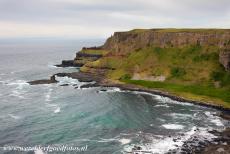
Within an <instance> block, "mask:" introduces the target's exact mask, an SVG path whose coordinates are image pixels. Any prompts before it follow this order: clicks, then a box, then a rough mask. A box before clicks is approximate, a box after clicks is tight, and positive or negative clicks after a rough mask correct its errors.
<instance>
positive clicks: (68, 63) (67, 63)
mask: <svg viewBox="0 0 230 154" xmlns="http://www.w3.org/2000/svg"><path fill="white" fill-rule="evenodd" d="M73 62H74V61H73V60H63V61H62V63H61V64H59V65H55V66H57V67H73V66H74V64H73Z"/></svg>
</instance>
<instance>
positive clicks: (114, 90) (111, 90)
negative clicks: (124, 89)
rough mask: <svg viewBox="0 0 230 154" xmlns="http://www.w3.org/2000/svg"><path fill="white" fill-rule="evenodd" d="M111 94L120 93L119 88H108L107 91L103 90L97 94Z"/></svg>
mask: <svg viewBox="0 0 230 154" xmlns="http://www.w3.org/2000/svg"><path fill="white" fill-rule="evenodd" d="M104 92H106V93H112V92H121V89H120V88H117V87H110V88H108V89H106V90H105V91H104V90H100V91H99V93H104Z"/></svg>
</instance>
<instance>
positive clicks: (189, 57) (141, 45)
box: [73, 29, 230, 106]
mask: <svg viewBox="0 0 230 154" xmlns="http://www.w3.org/2000/svg"><path fill="white" fill-rule="evenodd" d="M73 64H74V65H77V66H81V68H80V70H81V72H88V73H89V72H93V73H97V72H103V74H104V75H105V78H106V80H110V81H113V82H114V81H115V82H123V83H124V82H125V83H131V84H137V85H141V86H145V87H148V88H154V89H160V90H165V91H167V92H171V93H173V94H176V95H178V96H180V95H183V97H186V98H187V97H189V98H191V99H195V100H196V99H198V100H199V101H200V100H202V101H209V100H212V101H215V102H219V104H226V103H227V106H228V105H229V104H228V102H229V103H230V72H229V71H230V30H229V29H149V30H145V29H136V30H131V31H128V32H115V33H114V35H113V36H111V37H110V38H108V39H107V40H106V42H105V44H104V45H102V46H100V47H92V48H83V49H82V50H81V51H80V52H78V53H77V55H76V58H75V59H74V60H73ZM210 98H211V99H210Z"/></svg>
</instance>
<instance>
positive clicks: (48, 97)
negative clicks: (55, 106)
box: [45, 89, 53, 102]
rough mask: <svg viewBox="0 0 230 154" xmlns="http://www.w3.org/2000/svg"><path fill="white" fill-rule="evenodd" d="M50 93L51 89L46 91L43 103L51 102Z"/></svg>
mask: <svg viewBox="0 0 230 154" xmlns="http://www.w3.org/2000/svg"><path fill="white" fill-rule="evenodd" d="M52 91H53V89H49V90H48V92H47V93H46V95H45V98H46V99H45V101H47V102H49V101H51V99H50V97H51V94H52Z"/></svg>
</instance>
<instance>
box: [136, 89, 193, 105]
mask: <svg viewBox="0 0 230 154" xmlns="http://www.w3.org/2000/svg"><path fill="white" fill-rule="evenodd" d="M132 93H135V94H145V95H150V96H153V98H154V99H156V100H158V101H159V103H164V104H167V103H170V104H179V105H185V106H194V104H192V103H188V102H180V101H176V100H173V99H171V98H169V97H165V96H161V95H156V94H152V93H149V92H142V91H132Z"/></svg>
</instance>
